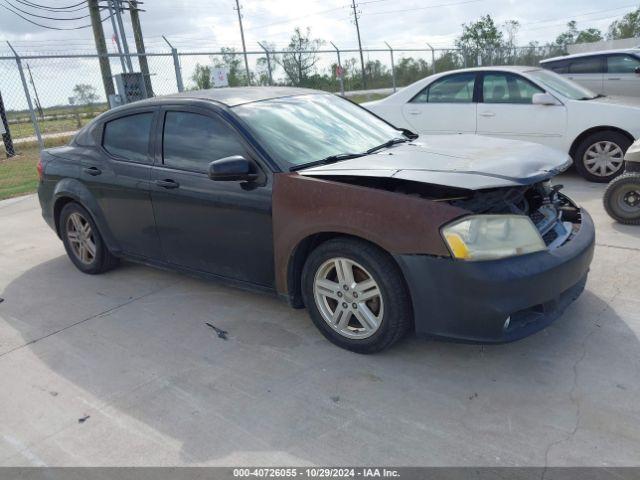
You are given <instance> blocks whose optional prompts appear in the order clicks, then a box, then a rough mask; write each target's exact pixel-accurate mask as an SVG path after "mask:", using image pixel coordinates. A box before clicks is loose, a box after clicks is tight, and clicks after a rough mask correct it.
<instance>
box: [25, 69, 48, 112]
mask: <svg viewBox="0 0 640 480" xmlns="http://www.w3.org/2000/svg"><path fill="white" fill-rule="evenodd" d="M27 72H28V73H29V80H30V81H31V86H32V87H33V93H34V95H35V96H36V108H37V109H38V113H39V114H40V119H42V120H44V112H43V111H42V104H41V103H40V97H39V96H38V89H37V88H36V84H35V82H34V81H33V75H32V74H31V67H30V66H29V64H28V63H27Z"/></svg>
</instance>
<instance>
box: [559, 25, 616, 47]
mask: <svg viewBox="0 0 640 480" xmlns="http://www.w3.org/2000/svg"><path fill="white" fill-rule="evenodd" d="M603 38H604V37H603V35H602V32H601V31H600V30H598V29H597V28H587V29H585V30H578V27H577V22H576V21H575V20H571V21H570V22H569V23H567V30H566V31H564V32H562V33H561V34H560V35H558V37H557V38H556V41H555V44H556V45H557V46H561V47H565V46H566V45H573V44H574V43H591V42H597V41H599V40H602V39H603Z"/></svg>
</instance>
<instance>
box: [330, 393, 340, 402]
mask: <svg viewBox="0 0 640 480" xmlns="http://www.w3.org/2000/svg"><path fill="white" fill-rule="evenodd" d="M331 400H333V401H334V402H335V403H338V402H339V401H340V397H339V396H338V395H336V396H335V397H331Z"/></svg>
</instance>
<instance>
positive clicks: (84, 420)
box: [78, 415, 91, 423]
mask: <svg viewBox="0 0 640 480" xmlns="http://www.w3.org/2000/svg"><path fill="white" fill-rule="evenodd" d="M90 418H91V415H85V416H84V417H81V418H79V419H78V423H84V422H86V421H87V420H89V419H90Z"/></svg>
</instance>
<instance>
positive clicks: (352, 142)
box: [233, 94, 402, 167]
mask: <svg viewBox="0 0 640 480" xmlns="http://www.w3.org/2000/svg"><path fill="white" fill-rule="evenodd" d="M233 110H234V112H235V113H236V114H237V115H238V116H239V117H240V118H242V119H243V120H244V121H245V122H246V123H247V125H248V127H249V129H250V130H251V131H252V133H253V134H254V135H255V136H256V137H257V138H258V140H259V141H260V143H261V144H262V146H263V147H265V148H266V149H267V151H268V152H269V154H270V155H271V156H272V157H273V158H274V159H275V160H276V161H277V162H279V163H284V164H285V165H284V166H287V167H292V166H299V165H302V164H305V163H308V162H311V161H315V160H320V159H323V158H326V157H328V156H331V155H337V154H341V153H358V152H365V151H367V150H368V149H370V148H373V147H375V146H377V145H380V144H382V143H385V142H387V141H389V140H391V139H393V138H398V137H402V133H401V132H400V131H398V130H396V129H395V128H393V127H392V126H390V125H388V124H387V123H385V122H383V121H382V120H380V119H379V118H377V117H375V116H374V115H372V114H371V113H369V112H368V111H366V110H364V109H362V108H360V107H358V106H357V105H354V104H352V103H351V102H349V101H347V100H344V99H341V98H339V97H337V96H335V95H330V94H311V95H300V96H295V97H284V98H277V99H274V100H267V101H262V102H253V103H247V104H244V105H239V106H237V107H234V109H233Z"/></svg>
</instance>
